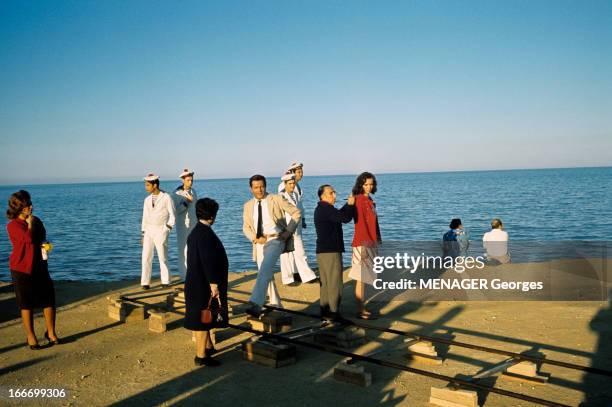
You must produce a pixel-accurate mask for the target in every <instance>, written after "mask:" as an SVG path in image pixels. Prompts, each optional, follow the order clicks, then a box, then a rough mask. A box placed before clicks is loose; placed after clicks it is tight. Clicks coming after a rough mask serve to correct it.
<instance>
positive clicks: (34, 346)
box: [26, 339, 42, 350]
mask: <svg viewBox="0 0 612 407" xmlns="http://www.w3.org/2000/svg"><path fill="white" fill-rule="evenodd" d="M26 345H27V346H29V347H30V349H31V350H39V349H42V346H40V345H39V344H36V345H30V343H29V342H28V340H27V339H26Z"/></svg>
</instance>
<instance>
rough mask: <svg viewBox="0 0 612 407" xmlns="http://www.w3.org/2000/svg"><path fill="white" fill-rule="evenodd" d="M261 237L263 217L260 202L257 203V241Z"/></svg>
mask: <svg viewBox="0 0 612 407" xmlns="http://www.w3.org/2000/svg"><path fill="white" fill-rule="evenodd" d="M262 236H263V217H262V214H261V201H257V235H256V236H255V237H257V238H258V239H259V238H260V237H262Z"/></svg>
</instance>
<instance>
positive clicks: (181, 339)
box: [0, 273, 612, 407]
mask: <svg viewBox="0 0 612 407" xmlns="http://www.w3.org/2000/svg"><path fill="white" fill-rule="evenodd" d="M276 277H277V283H279V278H280V276H279V275H278V274H277V275H276ZM254 278H255V274H254V273H242V274H232V275H231V282H230V287H231V288H230V290H231V291H230V296H231V297H234V298H239V299H247V298H248V294H249V293H250V291H251V288H252V286H253V283H254ZM345 279H346V273H345ZM353 289H354V286H353V284H352V283H348V280H347V284H346V286H345V292H344V298H345V300H344V301H343V312H344V313H345V315H347V316H349V317H352V316H353V312H354V309H355V306H354V302H353V300H352V298H353V294H352V292H353ZM56 290H57V297H58V301H59V302H60V305H61V308H60V310H59V314H58V333H59V335H60V336H61V337H62V338H64V341H65V342H66V343H64V344H62V345H60V346H54V347H50V348H46V349H43V350H39V351H32V350H30V349H29V348H27V347H26V346H25V345H24V343H25V336H24V333H23V330H22V327H21V325H20V321H19V320H15V319H12V318H14V317H15V305H14V299H13V298H12V291H11V289H10V286H9V287H0V310H1V313H0V317H1V318H2V319H1V321H2V322H1V323H0V387H1V388H2V394H3V397H5V396H6V394H7V392H8V389H9V388H63V389H66V391H67V392H68V396H67V398H65V399H62V400H57V401H53V400H51V401H50V400H44V401H43V400H28V401H23V400H22V401H15V400H9V399H7V398H4V399H2V400H0V404H5V405H22V404H23V405H48V404H51V405H82V406H98V405H119V406H130V407H134V406H150V405H179V406H180V405H196V404H197V405H205V406H214V405H221V404H223V405H240V406H242V405H247V406H251V405H261V406H315V405H329V404H332V403H333V404H334V405H335V406H369V405H405V406H422V405H428V399H429V392H430V388H431V387H432V386H437V387H443V386H444V385H445V384H446V383H443V382H441V381H438V380H435V379H430V378H427V377H423V376H420V375H417V374H413V373H407V372H400V371H396V370H392V369H388V368H383V367H380V366H374V365H364V366H365V367H366V369H367V370H368V371H370V372H372V375H373V383H372V385H371V386H370V387H367V388H361V387H356V386H353V385H349V384H344V383H339V382H336V381H335V380H334V379H333V378H332V377H331V376H330V374H331V372H332V371H333V367H334V366H335V365H336V364H337V363H338V362H339V361H340V360H341V357H340V356H336V355H333V354H328V353H323V352H319V351H316V350H311V349H306V348H298V361H297V363H296V364H295V365H291V366H286V367H282V368H279V369H272V368H268V367H264V366H259V365H255V364H252V363H249V362H247V361H244V360H243V359H242V356H241V353H240V352H239V351H237V350H234V348H235V346H236V344H237V343H239V342H240V341H242V340H244V339H246V338H248V337H249V336H250V334H245V333H241V332H238V331H236V330H233V329H226V330H223V331H219V332H218V334H217V343H216V347H217V348H218V349H219V350H221V352H220V354H219V356H218V358H219V360H220V361H221V362H222V366H221V367H218V368H207V367H202V368H196V367H194V364H193V357H194V353H195V350H194V345H193V343H192V341H191V332H190V331H187V330H185V329H184V328H183V327H182V320H181V319H180V317H178V316H176V317H173V318H172V322H171V323H170V324H169V327H168V328H169V330H168V331H167V332H166V333H163V334H157V333H153V332H150V331H148V329H147V326H148V321H146V320H145V321H139V322H131V323H119V322H114V321H112V320H111V319H109V317H108V316H107V311H106V309H107V304H108V301H107V300H106V295H107V294H108V293H110V292H115V293H117V292H122V293H128V292H135V291H138V290H139V286H138V283H137V282H136V281H132V282H116V283H106V284H105V283H76V282H57V283H56ZM280 290H281V296H282V297H283V298H284V299H285V300H284V305H285V307H287V308H291V309H296V310H307V311H312V312H316V311H317V310H318V304H317V300H318V296H319V292H318V291H319V290H318V285H316V284H302V285H300V286H298V287H280ZM170 291H171V290H163V291H162V290H159V291H157V292H160V293H167V292H170ZM149 292H156V291H154V290H153V289H152V290H151V291H149ZM163 300H164V297H163V296H160V297H158V298H157V299H155V298H154V299H151V300H150V301H151V302H152V303H155V302H156V301H159V302H162V301H163ZM380 306H381V307H380V312H381V313H382V315H383V317H382V318H381V319H379V320H377V321H374V322H373V323H375V324H377V325H379V326H384V327H393V328H395V329H400V330H406V331H411V332H418V333H422V334H439V335H444V336H446V337H453V338H454V339H456V340H460V341H464V342H471V343H478V344H481V345H487V346H491V347H497V348H501V349H505V350H509V351H515V352H521V351H525V350H529V349H535V350H538V351H540V352H543V353H544V354H546V356H547V357H549V358H554V359H558V360H562V361H568V362H573V363H578V364H583V365H592V366H597V367H600V368H605V369H610V370H612V309H611V307H610V305H609V304H607V303H602V302H458V301H440V302H431V301H430V302H423V303H416V302H399V301H395V302H391V303H386V304H380ZM233 322H236V323H241V322H244V318H236V319H235V320H234V321H233ZM315 322H316V321H315V320H308V319H306V318H299V317H294V327H295V326H301V325H306V324H309V323H315ZM36 332H37V333H38V337H39V339H40V340H41V343H44V339H42V335H43V333H44V325H43V321H42V318H40V317H38V318H37V319H36ZM368 338H369V341H368V343H366V344H365V345H363V346H361V347H358V348H356V349H354V350H353V351H354V352H357V353H362V354H364V353H369V352H371V351H375V350H382V352H380V353H378V354H376V356H375V357H377V358H383V359H387V360H392V361H394V362H397V363H408V362H407V360H406V359H405V358H404V355H405V353H406V345H405V344H404V343H403V339H404V338H402V337H398V336H396V335H391V334H381V333H379V332H377V331H368ZM439 350H440V351H441V354H442V355H443V357H444V359H445V361H444V363H443V364H442V365H440V366H432V365H427V364H412V366H413V367H417V368H422V369H427V370H430V371H434V372H438V373H441V374H445V375H449V376H455V375H460V374H474V373H476V372H478V371H480V370H483V369H485V368H488V367H491V366H493V365H494V364H495V363H497V362H500V361H502V360H504V359H505V357H504V356H500V355H494V354H488V353H481V352H476V351H473V350H469V349H464V348H459V347H451V348H450V349H449V348H448V347H441V348H440V349H439ZM541 371H542V372H545V373H548V374H550V375H551V378H550V381H549V383H548V384H545V385H532V384H525V383H520V382H515V381H508V380H506V379H502V378H498V377H494V378H492V379H487V380H486V381H485V384H489V385H492V384H494V385H495V386H500V387H502V388H504V389H507V390H511V391H515V392H520V393H526V394H529V395H532V396H535V397H540V398H544V399H549V400H553V401H556V402H560V403H564V404H569V405H579V404H580V403H582V402H584V401H587V405H608V403H610V402H611V400H612V380H610V378H609V377H607V378H606V377H600V376H597V375H592V374H584V373H582V372H579V371H573V370H568V369H563V368H559V367H555V366H550V365H544V366H543V367H542V369H541ZM480 402H481V404H482V403H484V404H485V405H487V406H527V405H532V404H531V403H526V402H522V401H520V400H516V399H511V398H507V397H504V396H499V395H496V394H488V395H487V394H480Z"/></svg>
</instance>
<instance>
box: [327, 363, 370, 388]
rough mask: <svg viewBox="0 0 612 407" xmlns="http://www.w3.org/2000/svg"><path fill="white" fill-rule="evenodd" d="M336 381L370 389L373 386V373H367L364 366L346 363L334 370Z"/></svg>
mask: <svg viewBox="0 0 612 407" xmlns="http://www.w3.org/2000/svg"><path fill="white" fill-rule="evenodd" d="M334 379H336V380H338V381H340V382H345V383H350V384H355V385H357V386H362V387H368V386H369V385H371V384H372V373H370V372H366V371H365V369H364V367H363V366H360V365H356V364H351V365H349V364H348V363H347V362H346V361H344V362H341V363H339V364H338V365H337V366H336V367H335V368H334Z"/></svg>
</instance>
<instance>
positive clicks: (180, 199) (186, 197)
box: [172, 168, 198, 280]
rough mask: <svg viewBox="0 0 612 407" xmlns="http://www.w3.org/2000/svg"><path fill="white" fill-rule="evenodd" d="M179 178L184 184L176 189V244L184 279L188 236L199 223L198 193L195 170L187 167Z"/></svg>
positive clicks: (181, 273)
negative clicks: (195, 186)
mask: <svg viewBox="0 0 612 407" xmlns="http://www.w3.org/2000/svg"><path fill="white" fill-rule="evenodd" d="M179 178H181V179H182V180H183V184H182V185H179V187H178V188H176V190H175V191H174V195H173V196H172V197H173V198H174V207H175V208H176V246H177V248H178V270H179V274H180V276H181V279H182V280H185V275H186V273H187V236H189V233H191V231H192V230H193V228H194V227H195V225H196V224H197V223H198V219H197V218H196V211H195V203H196V202H197V201H198V195H197V194H196V191H195V190H194V189H193V188H192V185H193V171H190V170H189V169H187V168H185V169H184V170H183V172H182V173H181V175H179Z"/></svg>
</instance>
